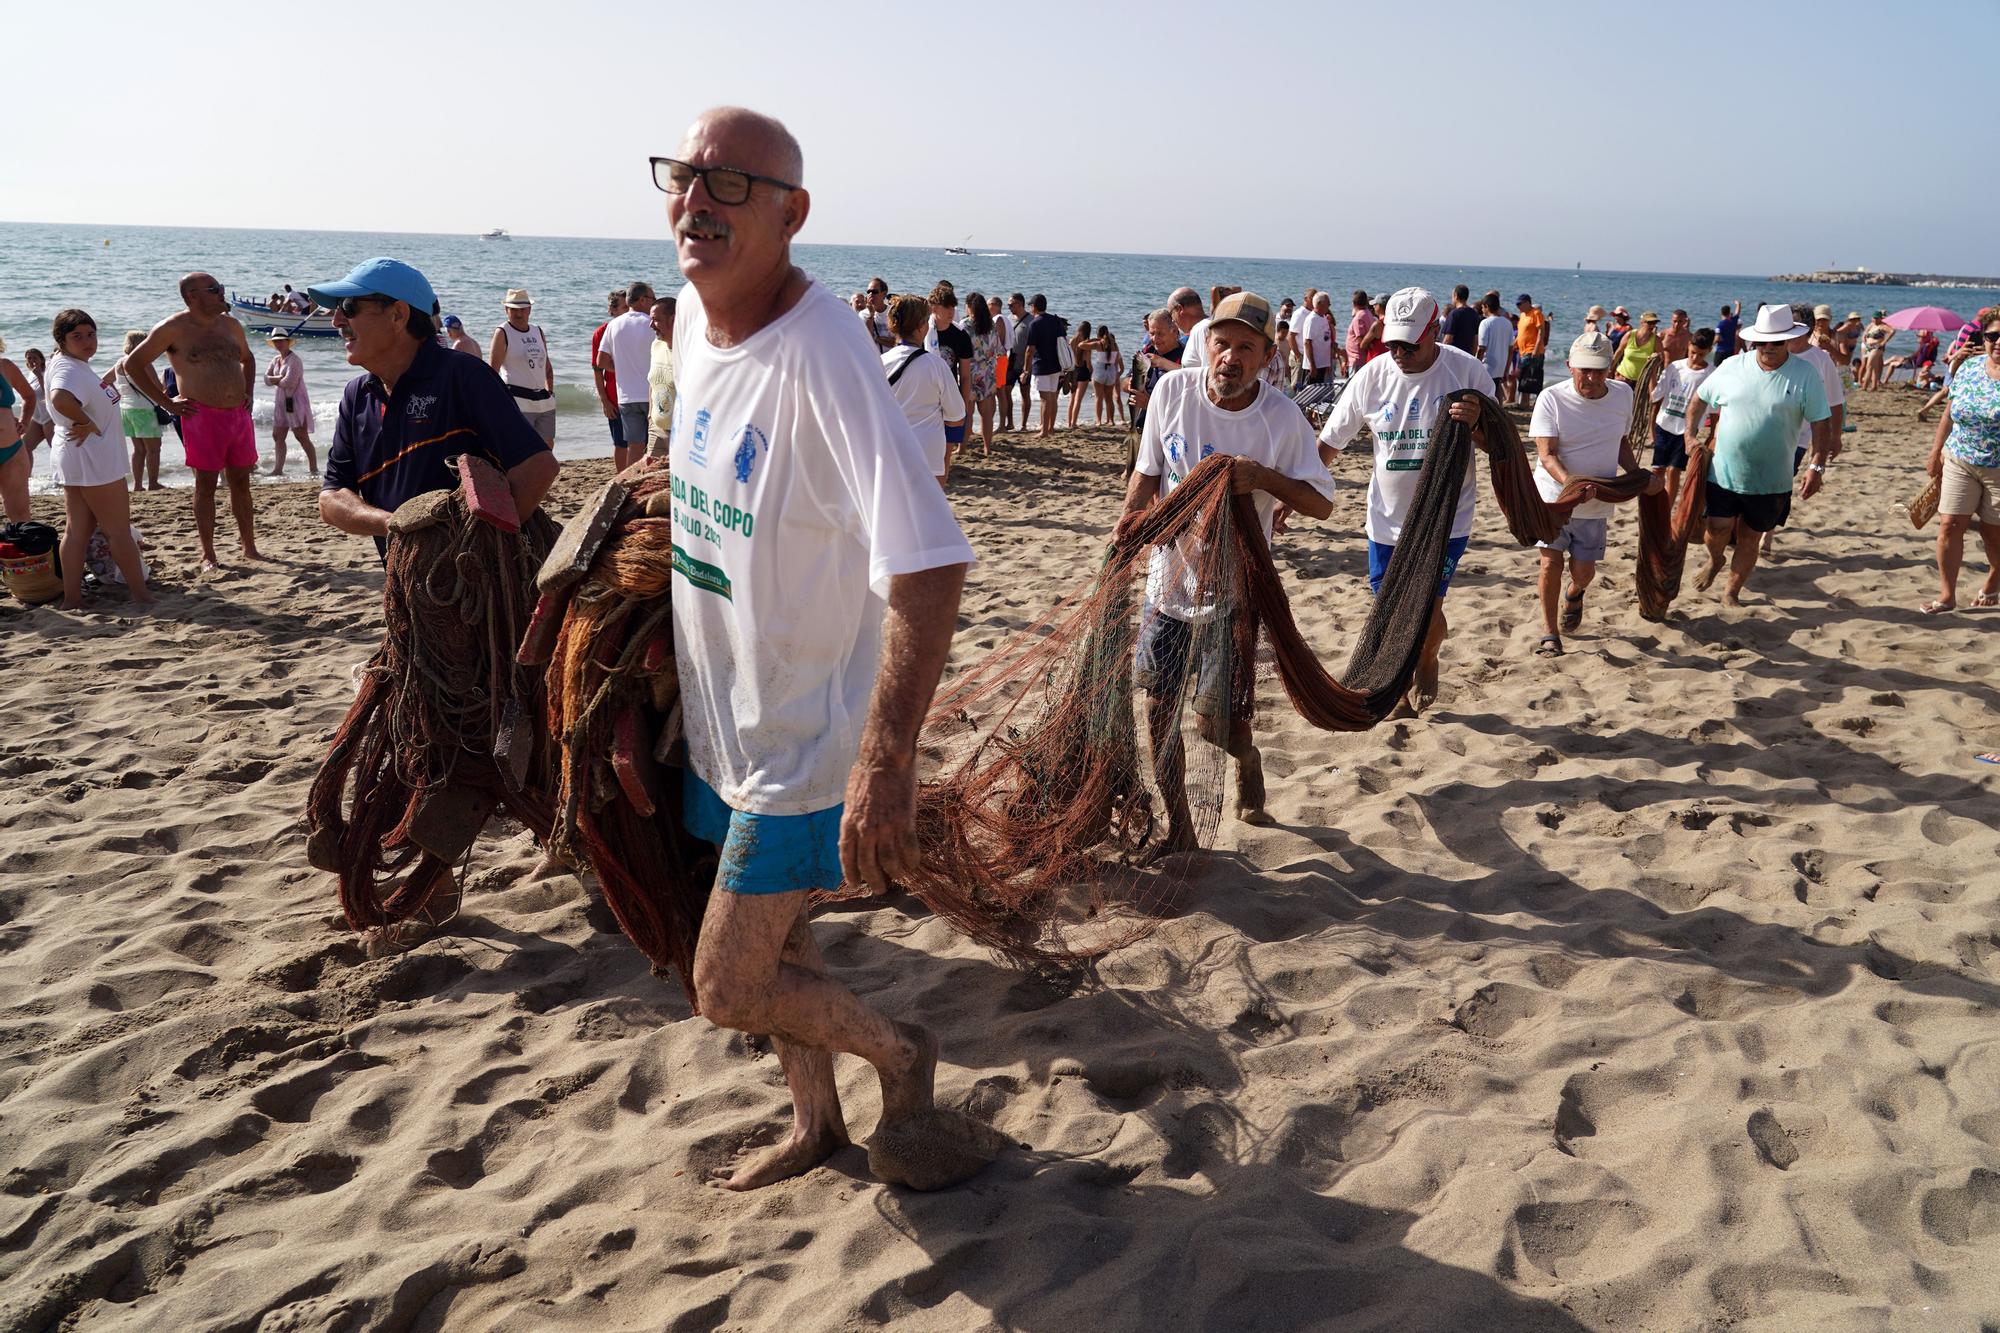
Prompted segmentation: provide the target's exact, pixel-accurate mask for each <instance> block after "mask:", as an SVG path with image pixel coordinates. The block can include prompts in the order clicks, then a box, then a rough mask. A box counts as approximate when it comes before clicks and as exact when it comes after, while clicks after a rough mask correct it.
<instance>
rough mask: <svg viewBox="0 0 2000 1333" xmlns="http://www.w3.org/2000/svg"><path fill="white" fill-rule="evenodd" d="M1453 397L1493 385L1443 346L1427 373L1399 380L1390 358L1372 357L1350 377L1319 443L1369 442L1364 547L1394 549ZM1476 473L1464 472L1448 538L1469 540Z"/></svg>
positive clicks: (1480, 369) (1473, 361)
mask: <svg viewBox="0 0 2000 1333" xmlns="http://www.w3.org/2000/svg"><path fill="white" fill-rule="evenodd" d="M1454 389H1477V390H1479V392H1481V393H1483V394H1485V395H1486V396H1487V397H1489V398H1490V397H1492V396H1493V377H1492V376H1491V375H1489V374H1487V373H1486V367H1485V366H1484V365H1482V364H1480V360H1479V358H1478V357H1476V356H1473V355H1471V354H1470V353H1467V352H1461V351H1459V350H1458V349H1457V348H1456V347H1448V346H1444V345H1442V344H1440V345H1439V347H1438V357H1437V360H1436V361H1433V362H1432V363H1431V368H1430V369H1429V370H1426V371H1425V372H1424V373H1423V374H1421V375H1405V374H1404V373H1403V372H1402V371H1401V370H1399V369H1397V367H1396V361H1395V358H1394V357H1388V356H1378V357H1376V358H1375V359H1374V360H1373V361H1370V362H1369V363H1368V364H1367V365H1365V366H1363V367H1361V369H1359V370H1357V371H1355V372H1354V376H1353V378H1351V379H1349V380H1348V381H1347V389H1346V391H1345V392H1344V393H1342V394H1341V395H1340V401H1339V402H1337V403H1335V404H1334V405H1333V412H1332V413H1331V414H1330V415H1329V416H1328V417H1327V419H1326V427H1325V429H1323V430H1322V431H1320V433H1319V438H1320V440H1321V441H1322V442H1323V443H1325V444H1328V445H1331V446H1332V447H1333V448H1335V449H1339V448H1341V447H1342V446H1344V445H1345V444H1346V443H1347V442H1348V441H1349V440H1351V439H1353V438H1354V437H1355V436H1356V435H1358V434H1360V433H1361V428H1362V426H1364V425H1365V426H1367V427H1368V429H1369V432H1370V433H1371V434H1372V435H1374V437H1375V474H1374V475H1373V476H1371V477H1370V478H1369V479H1368V540H1369V541H1371V542H1376V543H1379V544H1381V545H1385V546H1394V545H1395V544H1396V542H1397V540H1398V539H1399V538H1400V537H1401V536H1402V535H1403V520H1404V518H1405V516H1406V515H1408V513H1409V512H1410V501H1411V500H1412V499H1414V498H1415V496H1416V494H1417V476H1418V473H1419V472H1420V471H1421V470H1422V468H1423V465H1424V454H1425V453H1426V452H1427V451H1428V450H1429V449H1430V443H1431V436H1432V434H1433V433H1435V432H1436V430H1437V428H1438V423H1439V422H1440V421H1442V420H1443V419H1444V396H1445V395H1446V394H1447V393H1450V392H1451V391H1452V390H1454ZM1478 481H1479V477H1478V472H1477V470H1476V469H1475V468H1473V467H1471V466H1468V467H1467V468H1466V469H1465V487H1464V489H1463V490H1461V491H1460V492H1459V495H1458V514H1457V516H1456V517H1454V518H1453V519H1452V523H1451V535H1452V536H1454V537H1469V536H1471V535H1472V506H1473V502H1474V501H1475V500H1476V499H1477V498H1478V495H1479V485H1478Z"/></svg>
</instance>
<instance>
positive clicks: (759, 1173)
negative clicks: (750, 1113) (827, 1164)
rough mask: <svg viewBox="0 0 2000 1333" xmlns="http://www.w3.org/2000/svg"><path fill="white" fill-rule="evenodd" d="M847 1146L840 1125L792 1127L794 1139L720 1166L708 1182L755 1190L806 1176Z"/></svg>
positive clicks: (725, 1186)
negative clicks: (807, 1127)
mask: <svg viewBox="0 0 2000 1333" xmlns="http://www.w3.org/2000/svg"><path fill="white" fill-rule="evenodd" d="M846 1146H847V1131H846V1130H845V1129H842V1128H841V1127H840V1126H838V1125H826V1126H822V1127H821V1128H819V1129H816V1130H808V1129H806V1128H804V1127H803V1126H800V1125H794V1126H793V1127H792V1133H791V1137H790V1138H788V1139H786V1140H785V1141H784V1142H783V1143H775V1144H772V1145H771V1146H770V1147H768V1148H764V1149H761V1150H759V1151H757V1152H752V1153H746V1154H743V1155H742V1156H739V1157H738V1158H737V1159H736V1162H735V1164H734V1165H732V1166H723V1167H717V1168H716V1169H715V1171H714V1173H713V1174H711V1175H710V1176H709V1179H708V1183H709V1184H711V1185H713V1186H715V1187H716V1188H717V1189H724V1190H754V1189H760V1188H762V1187H763V1186H765V1185H769V1184H771V1183H772V1182H773V1181H778V1180H787V1179H790V1178H791V1177H792V1176H797V1175H803V1174H804V1173H805V1172H807V1171H810V1170H812V1169H813V1168H814V1167H816V1166H818V1165H819V1164H820V1163H821V1162H824V1161H825V1160H826V1159H827V1158H829V1157H831V1156H833V1155H834V1153H836V1152H838V1151H840V1150H841V1149H842V1148H845V1147H846Z"/></svg>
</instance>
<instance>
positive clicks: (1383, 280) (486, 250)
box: [0, 213, 1993, 489]
mask: <svg viewBox="0 0 2000 1333" xmlns="http://www.w3.org/2000/svg"><path fill="white" fill-rule="evenodd" d="M1337 244H1338V242H1337V241H1330V242H1329V248H1333V246H1335V245H1337ZM377 255H390V256H393V257H395V258H397V259H401V260H403V261H405V262H406V263H410V264H414V265H415V266H416V267H417V268H419V269H421V270H422V271H423V272H424V274H425V276H426V277H428V278H429V279H430V281H431V285H432V287H433V288H434V289H435V290H436V291H437V294H438V299H439V301H440V302H441V303H442V305H443V308H444V312H445V313H447V314H456V315H458V316H459V317H460V318H461V319H462V320H464V321H465V328H466V331H467V332H468V333H469V334H471V336H472V337H473V338H474V340H476V341H477V342H478V343H479V345H480V346H481V347H482V348H483V347H485V346H487V345H488V344H489V343H490V341H491V339H492V336H493V330H494V327H495V326H496V325H498V324H499V323H501V322H502V321H503V319H504V318H505V315H504V312H503V311H502V309H501V305H500V303H501V300H502V299H503V298H504V296H505V295H506V292H507V290H508V288H510V287H525V288H527V289H528V292H529V293H530V295H532V296H533V298H534V301H535V309H534V315H533V319H534V322H535V323H537V324H539V325H541V326H542V328H543V330H544V331H545V332H546V333H547V334H548V339H549V346H550V348H551V356H552V358H553V360H554V363H555V371H556V380H557V391H556V404H557V413H558V416H557V427H556V453H557V454H558V455H559V456H561V457H564V458H587V457H589V458H594V457H607V456H608V455H609V453H610V447H611V438H610V435H609V433H608V430H607V428H606V425H605V421H604V415H603V412H602V410H601V409H600V407H599V405H598V401H597V393H596V389H595V388H594V386H593V384H592V380H591V374H590V365H589V354H590V336H591V333H592V332H593V331H594V330H595V329H596V328H597V326H598V325H599V324H601V323H603V321H604V298H605V294H606V293H607V292H608V291H609V290H610V289H611V288H613V287H622V286H624V285H626V284H627V283H629V282H632V281H634V280H637V279H644V280H645V281H647V282H649V283H651V284H652V285H653V287H654V288H655V290H657V291H659V292H661V293H662V294H672V293H673V292H675V291H676V290H678V288H679V287H680V285H681V279H680V274H679V269H678V267H677V265H676V264H675V260H674V248H673V246H672V244H671V243H670V242H669V241H668V239H667V235H666V219H665V216H664V213H663V214H662V216H661V219H660V236H659V237H658V238H656V239H653V240H587V239H577V238H571V237H556V236H517V237H515V238H514V239H512V240H507V241H488V240H483V239H480V238H478V237H475V236H438V235H415V234H399V233H390V232H322V231H235V230H226V229H218V228H195V227H107V226H56V225H44V224H33V223H0V336H4V337H5V339H6V348H7V350H6V353H5V355H7V356H8V357H10V358H11V359H12V360H13V361H14V362H15V364H17V365H22V364H23V361H24V354H25V353H26V352H27V350H28V349H29V348H30V347H39V348H41V349H42V350H43V351H44V352H45V353H46V352H49V351H51V350H52V347H51V342H50V338H49V325H50V321H51V320H52V318H53V317H54V315H55V313H56V312H57V311H58V310H60V309H63V308H65V307H68V306H76V307H80V308H82V309H83V310H86V311H88V312H89V313H90V314H91V316H92V317H93V318H94V319H96V321H97V326H98V335H99V342H98V356H97V361H96V364H97V366H98V368H99V369H100V370H104V371H108V370H109V369H110V368H111V364H112V362H113V361H114V360H116V358H117V356H118V354H119V350H120V349H121V348H122V347H123V345H124V341H123V338H124V333H125V331H126V330H127V329H148V328H151V327H152V326H153V325H154V324H155V323H157V322H158V321H160V320H161V319H163V318H165V317H166V316H168V315H170V314H172V313H173V312H174V311H176V310H178V309H179V308H180V298H179V296H178V295H177V293H176V286H177V284H178V283H179V281H180V278H181V276H182V275H183V274H185V273H188V272H190V271H192V270H196V269H200V270H204V271H206V272H208V273H211V274H213V275H214V276H215V278H216V280H217V281H218V282H220V283H221V284H222V285H223V287H224V289H225V290H227V291H228V292H230V293H231V294H233V295H237V296H242V297H245V298H248V299H253V300H258V301H262V300H263V299H264V298H265V297H267V296H269V295H270V294H271V293H272V292H274V291H277V290H279V289H280V288H281V287H282V286H283V285H284V284H285V283H288V282H289V283H290V284H292V286H294V287H297V288H301V289H303V288H305V287H307V286H309V285H312V284H314V283H319V282H327V281H330V280H332V279H335V278H338V277H341V276H342V275H344V274H345V273H346V272H347V271H348V269H350V268H352V267H353V266H354V265H355V264H356V263H358V262H360V261H361V260H364V259H370V258H373V257H375V256H377ZM794 257H795V259H796V261H797V262H798V264H799V266H800V267H801V268H803V269H805V270H806V272H808V273H810V274H811V275H812V276H813V277H815V278H817V279H818V280H820V281H821V282H823V283H825V284H826V285H827V286H828V287H829V288H831V289H832V290H833V292H834V293H835V294H836V295H838V296H841V297H843V298H845V297H846V296H848V295H849V294H850V293H852V292H855V291H858V290H861V289H862V288H864V287H866V286H867V284H868V280H869V279H870V278H872V277H878V276H879V277H881V278H883V279H885V280H886V281H887V282H888V284H889V288H890V290H891V291H909V292H918V293H923V292H928V291H929V290H930V288H931V286H932V285H933V284H934V283H936V282H937V281H938V280H939V279H940V278H948V279H950V280H951V282H952V283H953V285H954V286H956V287H957V289H958V292H959V296H960V298H961V299H963V298H964V297H965V296H966V295H968V294H969V293H972V292H975V291H976V292H982V293H985V294H988V295H1007V294H1011V293H1014V292H1020V293H1022V294H1024V295H1028V296H1032V295H1034V294H1035V293H1037V292H1040V293H1042V294H1043V295H1045V296H1047V297H1048V301H1049V309H1050V310H1052V311H1054V312H1056V313H1057V314H1060V315H1062V316H1063V317H1065V318H1066V319H1068V320H1069V321H1070V323H1071V324H1072V326H1074V325H1076V324H1078V323H1080V322H1081V321H1083V320H1089V321H1090V322H1091V323H1092V324H1093V325H1097V324H1101V323H1103V322H1105V321H1109V322H1110V324H1111V327H1112V329H1113V330H1114V331H1115V332H1116V333H1117V334H1118V337H1119V343H1120V345H1121V347H1123V349H1124V350H1125V353H1126V355H1127V356H1128V357H1129V356H1130V354H1131V352H1132V350H1133V349H1134V348H1136V347H1137V346H1138V345H1139V342H1140V340H1141V338H1142V337H1143V334H1142V332H1141V329H1140V321H1141V319H1142V317H1143V315H1144V314H1145V312H1146V311H1147V310H1149V309H1152V308H1154V307H1157V306H1160V305H1164V304H1165V303H1166V298H1167V295H1168V293H1169V292H1171V291H1172V290H1173V289H1174V288H1175V287H1178V286H1182V285H1187V286H1192V287H1193V288H1194V289H1195V290H1196V291H1198V292H1200V293H1202V300H1203V302H1204V304H1205V303H1206V302H1207V299H1208V295H1207V294H1208V288H1209V286H1210V285H1211V284H1217V283H1227V284H1231V285H1240V286H1242V287H1245V288H1247V289H1249V290H1250V291H1254V292H1257V293H1259V294H1261V295H1263V296H1265V297H1267V298H1269V299H1270V301H1271V302H1272V304H1273V305H1274V306H1275V305H1276V304H1277V303H1278V302H1279V301H1281V300H1282V299H1283V298H1285V297H1287V296H1289V297H1291V298H1292V299H1294V300H1297V299H1299V297H1300V296H1301V295H1302V294H1303V293H1304V290H1305V288H1306V287H1307V286H1312V287H1316V288H1319V289H1321V290H1324V291H1327V292H1329V293H1331V294H1332V297H1333V308H1334V312H1335V315H1336V317H1337V319H1338V321H1339V322H1340V323H1342V324H1343V325H1344V323H1345V321H1346V318H1347V314H1348V311H1349V300H1350V298H1351V296H1352V294H1353V293H1354V292H1355V291H1356V290H1365V291H1368V292H1370V293H1372V294H1375V295H1378V296H1379V295H1382V294H1384V293H1387V292H1390V291H1394V290H1396V289H1397V288H1400V287H1406V286H1411V285H1418V286H1423V287H1426V288H1428V289H1429V290H1430V291H1431V292H1433V293H1434V294H1436V295H1437V297H1438V298H1439V301H1440V303H1444V302H1447V301H1448V300H1449V298H1450V292H1451V289H1452V288H1453V287H1454V286H1455V285H1457V284H1459V283H1464V284H1465V285H1466V286H1468V287H1470V288H1471V289H1472V292H1473V295H1474V297H1475V298H1477V297H1478V296H1479V295H1480V294H1482V293H1484V292H1486V291H1488V290H1490V289H1497V290H1498V291H1499V292H1500V295H1501V298H1502V300H1503V301H1505V302H1506V303H1507V305H1508V308H1509V309H1512V307H1513V301H1514V298H1515V297H1516V296H1517V295H1519V294H1520V293H1523V292H1526V293H1529V294H1530V295H1532V296H1533V297H1534V298H1535V300H1536V301H1537V302H1538V303H1539V304H1540V305H1541V306H1542V307H1543V309H1544V310H1546V311H1547V312H1548V313H1549V315H1550V317H1551V319H1552V324H1553V328H1552V331H1551V334H1550V338H1549V348H1550V353H1551V355H1550V360H1551V362H1560V361H1561V359H1562V356H1561V353H1562V349H1564V348H1566V347H1567V346H1568V345H1569V341H1570V339H1571V338H1572V337H1574V336H1575V334H1576V333H1577V332H1578V331H1579V330H1580V329H1581V328H1582V326H1583V318H1584V312H1585V311H1586V310H1587V309H1589V307H1590V306H1591V305H1593V304H1598V305H1603V306H1604V307H1606V308H1607V309H1609V308H1610V307H1612V306H1616V305H1620V304H1622V305H1624V306H1625V308H1626V309H1627V310H1629V311H1631V312H1632V315H1633V317H1634V318H1635V319H1636V318H1637V316H1638V314H1639V312H1640V311H1642V310H1656V311H1658V312H1659V313H1660V315H1661V318H1662V321H1663V322H1664V320H1665V318H1666V317H1667V315H1668V314H1669V312H1671V311H1673V310H1674V309H1676V308H1679V309H1684V310H1686V311H1688V312H1689V313H1690V315H1691V316H1692V317H1693V320H1694V323H1695V324H1696V326H1701V325H1704V324H1709V325H1712V324H1713V323H1714V322H1715V318H1716V315H1717V313H1718V311H1719V310H1720V308H1721V306H1722V305H1723V304H1724V303H1725V302H1727V303H1731V304H1737V303H1742V304H1745V305H1747V306H1748V307H1749V308H1750V310H1751V311H1752V312H1753V313H1754V311H1755V309H1756V307H1757V305H1758V304H1759V303H1760V302H1768V301H1804V302H1807V303H1809V304H1813V305H1821V304H1825V305H1831V306H1832V307H1833V308H1834V316H1835V318H1836V320H1837V319H1838V318H1840V317H1841V316H1843V315H1845V314H1846V313H1847V312H1848V311H1850V310H1858V311H1860V312H1861V314H1862V315H1863V316H1864V317H1865V316H1867V315H1868V314H1870V313H1871V312H1873V311H1874V310H1877V309H1887V310H1897V309H1901V308H1903V307H1906V306H1913V305H1937V304H1943V305H1945V306H1946V307H1947V308H1950V309H1953V310H1957V311H1958V312H1959V313H1960V314H1961V315H1966V316H1970V315H1971V314H1972V312H1973V311H1974V310H1975V309H1977V308H1978V307H1980V306H1982V305H1986V304H1990V303H1991V301H1992V299H1993V297H1992V294H1991V293H1986V292H1975V291H1959V290H1940V289H1936V288H1924V289H1915V288H1906V287H1839V286H1823V285H1813V284H1801V283H1774V282H1769V281H1766V280H1765V279H1763V278H1759V277H1749V276H1740V275H1736V276H1732V275H1727V274H1694V273H1643V272H1611V271H1600V270H1577V269H1524V268H1502V267H1495V266H1485V267H1481V266H1472V265H1455V264H1400V263H1362V262H1355V261H1351V260H1315V259H1231V258H1226V257H1219V256H1208V255H1120V254H1075V253H1065V252H1062V251H1049V250H1020V251H1013V250H1006V249H1003V248H1002V247H998V246H994V247H988V248H987V249H985V250H984V251H982V252H976V253H973V254H970V255H948V254H944V253H942V252H941V251H940V250H936V249H924V248H907V247H895V246H871V245H809V244H800V245H798V246H796V247H795V250H794ZM250 336H251V349H252V351H254V352H255V353H256V354H257V358H258V366H259V369H258V379H259V383H258V384H257V391H256V400H255V403H254V404H253V409H252V410H253V414H254V416H255V418H256V422H257V434H258V448H259V449H260V451H261V453H262V458H263V463H264V466H267V467H268V466H269V462H270V457H271V442H270V428H271V412H272V406H273V403H272V396H271V392H270V391H269V390H268V389H267V388H265V386H264V385H263V383H262V375H263V367H264V365H266V364H268V362H269V360H270V356H271V351H270V348H269V347H268V346H266V345H265V344H264V343H263V341H262V335H260V334H255V333H253V334H251V335H250ZM1913 345H1914V342H1913V339H1912V338H1911V336H1910V335H1908V334H1899V335H1898V341H1897V342H1896V343H1895V344H1892V347H1896V348H1907V347H1910V346H1913ZM294 347H295V349H296V350H297V352H298V354H299V356H300V358H301V359H302V360H303V361H304V362H305V367H306V384H307V388H308V390H309V392H310V394H311V396H312V402H313V415H314V419H315V423H316V425H315V429H314V430H313V432H312V436H313V440H314V443H315V444H316V445H317V446H318V447H319V448H320V450H321V451H322V452H323V451H324V450H325V449H326V447H327V446H328V445H329V444H330V443H331V441H332V438H333V420H334V416H335V413H336V412H337V410H338V408H339V405H340V392H341V389H342V387H343V386H344V385H345V384H346V383H347V382H348V381H349V380H350V379H351V378H353V377H354V376H355V375H357V374H359V373H360V371H359V370H358V368H357V367H354V366H352V365H349V364H348V362H347V357H346V353H345V352H344V351H343V349H342V348H341V345H340V341H339V339H337V338H301V339H299V340H298V341H297V342H296V343H295V344H294ZM160 364H161V365H162V366H163V365H164V362H162V363H160ZM1555 373H1559V372H1558V371H1557V369H1556V367H1555V366H1554V365H1552V366H1551V374H1555ZM36 455H37V457H36V467H35V486H36V488H37V489H45V488H46V487H47V486H48V485H49V484H50V483H49V477H48V471H49V463H48V457H49V451H48V450H37V451H36ZM304 464H305V460H304V458H303V457H301V456H300V454H299V451H298V449H297V447H296V445H295V444H294V445H293V446H292V447H291V448H289V449H288V451H287V462H286V470H287V474H288V475H290V476H293V477H298V476H302V475H304ZM160 475H161V480H162V481H165V482H167V483H168V484H171V485H185V484H187V483H188V482H189V480H190V476H189V473H188V471H187V469H186V467H185V466H184V465H183V463H182V460H181V454H180V448H179V445H178V442H177V441H176V440H175V439H174V437H173V433H172V431H171V430H168V431H167V432H166V439H165V441H164V442H163V444H162V447H161V469H160Z"/></svg>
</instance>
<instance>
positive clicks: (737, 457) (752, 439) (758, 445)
mask: <svg viewBox="0 0 2000 1333" xmlns="http://www.w3.org/2000/svg"><path fill="white" fill-rule="evenodd" d="M770 448H771V442H770V441H769V440H768V439H766V438H765V436H764V432H763V431H761V430H758V429H757V428H756V427H755V426H745V427H744V428H743V429H742V430H740V431H738V432H737V433H736V452H735V454H733V455H732V456H731V461H732V462H733V463H735V465H736V480H738V481H741V482H747V481H749V480H750V473H751V472H752V471H753V470H755V468H756V466H757V455H758V453H759V452H760V451H761V452H765V453H768V452H770Z"/></svg>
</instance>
